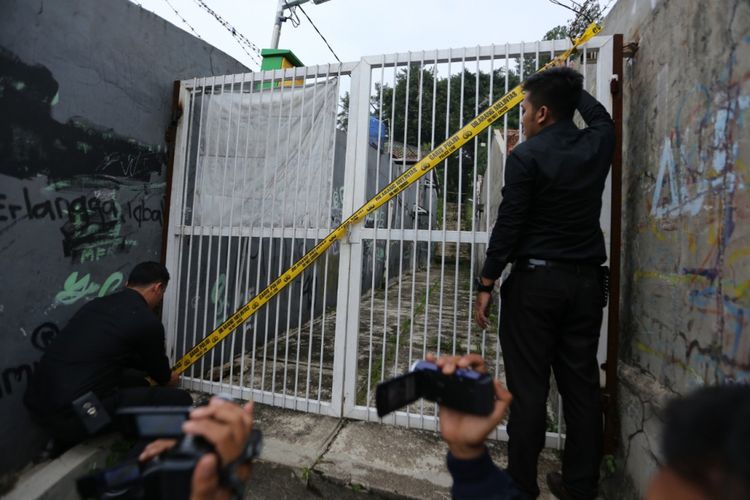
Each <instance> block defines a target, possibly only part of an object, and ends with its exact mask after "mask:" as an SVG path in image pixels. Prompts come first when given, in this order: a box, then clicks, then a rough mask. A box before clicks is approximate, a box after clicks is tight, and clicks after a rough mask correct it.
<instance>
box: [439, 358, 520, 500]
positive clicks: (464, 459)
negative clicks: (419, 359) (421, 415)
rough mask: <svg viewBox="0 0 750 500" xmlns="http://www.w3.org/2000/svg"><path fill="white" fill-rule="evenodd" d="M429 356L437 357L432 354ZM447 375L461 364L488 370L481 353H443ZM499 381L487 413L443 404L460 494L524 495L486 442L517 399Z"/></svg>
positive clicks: (455, 483)
mask: <svg viewBox="0 0 750 500" xmlns="http://www.w3.org/2000/svg"><path fill="white" fill-rule="evenodd" d="M428 360H434V357H432V356H428ZM436 363H437V365H438V366H439V367H440V368H441V369H442V371H443V373H444V374H446V375H451V374H453V373H454V372H455V371H456V369H457V368H471V369H473V370H475V371H478V372H480V373H487V368H486V366H485V363H484V359H482V357H481V356H479V355H478V354H468V355H466V356H443V357H442V358H440V359H438V360H437V361H436ZM494 384H495V398H496V399H495V407H494V409H493V410H492V413H490V414H489V415H487V416H486V417H482V416H478V415H470V414H468V413H462V412H459V411H456V410H453V409H451V408H448V407H446V406H441V407H440V413H439V415H438V416H439V418H440V433H441V434H442V436H443V439H444V440H445V441H446V442H447V443H448V447H449V449H450V452H449V453H448V470H449V471H450V473H451V476H452V477H453V487H452V489H451V494H452V496H453V498H454V499H460V498H479V497H481V498H494V499H498V500H501V499H503V500H504V499H508V500H510V499H514V498H521V496H520V493H519V492H518V490H517V488H516V486H515V484H514V483H513V480H512V479H511V478H510V476H508V474H506V473H505V472H504V471H502V470H501V469H499V468H497V467H496V466H495V464H494V463H492V459H491V458H490V455H489V453H488V452H487V447H486V446H485V444H484V442H485V440H486V439H487V436H488V435H489V434H490V433H491V432H492V431H493V430H495V428H496V427H497V426H498V424H500V422H501V421H502V419H503V417H504V416H505V414H506V412H507V411H508V406H510V402H511V400H512V399H513V398H512V396H511V394H510V392H508V390H507V389H505V388H504V387H503V386H502V384H501V383H500V382H499V381H498V380H494Z"/></svg>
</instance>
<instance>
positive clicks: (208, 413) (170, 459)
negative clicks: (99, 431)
mask: <svg viewBox="0 0 750 500" xmlns="http://www.w3.org/2000/svg"><path fill="white" fill-rule="evenodd" d="M252 411H253V407H252V403H248V404H246V405H245V406H244V407H240V406H238V405H236V404H234V403H233V402H232V401H229V400H228V399H227V398H221V397H213V398H212V399H211V401H210V403H209V404H208V405H207V406H203V407H199V408H195V409H192V410H191V409H190V407H130V408H123V409H120V410H118V412H117V415H116V418H117V419H118V420H119V421H120V424H121V429H122V431H123V433H124V434H125V435H126V436H130V437H133V438H138V439H140V440H149V439H156V440H155V441H152V442H150V443H149V444H148V445H147V446H146V447H145V448H144V450H143V452H142V453H141V455H140V456H139V457H138V461H135V460H129V461H128V460H126V461H125V462H123V463H121V464H119V465H116V466H114V467H112V468H109V469H105V470H95V471H93V472H92V473H90V474H87V475H85V476H83V477H81V478H79V479H78V480H77V488H78V492H79V493H80V494H81V496H83V497H85V498H91V497H94V498H170V499H188V498H190V499H192V500H204V499H230V498H236V499H239V498H244V492H245V483H246V481H247V479H248V478H249V475H250V463H251V461H252V459H253V458H256V457H257V456H258V455H259V454H260V450H261V447H262V435H261V433H260V431H259V430H257V429H253V413H252ZM157 438H158V439H157Z"/></svg>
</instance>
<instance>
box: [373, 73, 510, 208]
mask: <svg viewBox="0 0 750 500" xmlns="http://www.w3.org/2000/svg"><path fill="white" fill-rule="evenodd" d="M478 78H479V81H478V82H477V75H476V74H475V73H472V72H469V71H464V72H462V73H458V74H454V75H451V76H450V78H448V77H442V78H441V77H439V76H436V74H435V72H434V70H433V69H429V68H422V70H421V71H420V65H419V64H418V63H414V64H412V65H411V66H409V67H407V68H403V69H401V70H400V71H399V72H398V74H397V75H396V84H395V89H394V88H393V87H391V86H390V85H388V84H385V85H382V86H381V85H379V84H376V86H375V96H373V98H372V100H371V104H372V108H373V109H374V112H373V115H374V116H375V117H377V118H381V119H382V120H383V121H384V122H386V123H388V124H389V125H388V133H389V137H391V138H392V139H393V140H394V141H396V142H401V143H406V144H410V145H416V144H422V145H423V146H422V153H423V154H424V153H427V152H429V151H430V150H432V149H434V148H435V147H437V146H438V145H439V144H440V143H442V142H443V141H444V140H445V139H446V138H448V137H449V136H450V135H452V134H454V133H455V132H456V131H458V130H459V129H460V128H461V127H462V126H463V125H466V123H468V122H469V121H470V120H471V119H472V118H474V117H475V116H476V115H477V114H478V113H481V112H482V111H483V110H484V109H486V108H487V107H488V106H489V105H490V104H492V102H494V101H495V100H497V99H498V98H500V97H501V96H502V95H503V94H504V93H505V70H504V69H497V70H495V71H493V72H492V75H490V74H489V73H486V72H483V71H479V76H478ZM518 82H519V79H518V76H517V75H516V74H515V73H514V72H513V71H512V70H509V71H508V89H512V88H513V87H515V86H516V85H518ZM477 85H478V89H479V90H478V92H477ZM490 86H492V95H491V96H490ZM433 97H434V101H435V106H434V111H433V106H432V103H433ZM490 98H491V99H490ZM381 103H382V112H381ZM420 105H421V111H420ZM407 112H408V113H407ZM407 115H408V116H407ZM503 123H504V120H502V119H501V120H500V121H499V122H498V124H497V125H496V126H499V127H502V126H503ZM508 128H510V129H516V128H518V114H517V113H512V112H511V113H508ZM488 137H489V135H488V132H483V133H482V134H480V135H479V136H478V137H477V138H476V139H475V140H474V141H472V142H469V143H468V144H467V145H465V146H464V148H463V150H462V156H461V157H459V155H456V154H454V155H453V156H452V157H451V158H449V159H448V160H447V162H448V176H447V177H448V180H447V182H448V185H447V186H443V185H442V184H443V172H442V166H441V167H438V168H437V169H436V172H435V176H434V178H435V180H436V183H437V185H438V192H439V193H440V194H441V196H442V190H443V189H447V195H448V201H450V202H456V201H458V193H459V187H460V192H461V198H462V201H465V200H466V199H468V198H471V196H472V191H473V190H472V189H471V186H472V185H473V164H474V159H475V158H476V160H477V173H478V174H482V173H484V170H485V169H486V166H487V154H488V153H487V151H488V149H489V141H488ZM482 142H484V144H485V145H484V146H482V145H481V144H482ZM459 164H460V165H461V167H462V168H461V174H462V175H461V176H460V177H459V169H458V167H459Z"/></svg>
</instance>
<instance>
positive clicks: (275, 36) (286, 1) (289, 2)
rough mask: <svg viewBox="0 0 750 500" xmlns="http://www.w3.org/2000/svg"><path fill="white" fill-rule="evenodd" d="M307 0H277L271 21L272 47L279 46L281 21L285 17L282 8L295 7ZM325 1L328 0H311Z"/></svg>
mask: <svg viewBox="0 0 750 500" xmlns="http://www.w3.org/2000/svg"><path fill="white" fill-rule="evenodd" d="M309 1H310V0H279V4H278V5H277V6H276V17H275V18H274V22H273V33H272V34H271V48H272V49H278V48H279V38H281V23H283V22H284V21H286V19H287V18H286V17H284V9H289V8H291V7H296V6H297V5H301V4H303V3H307V2H309ZM327 1H328V0H312V2H313V3H314V4H315V5H318V4H320V3H323V2H327Z"/></svg>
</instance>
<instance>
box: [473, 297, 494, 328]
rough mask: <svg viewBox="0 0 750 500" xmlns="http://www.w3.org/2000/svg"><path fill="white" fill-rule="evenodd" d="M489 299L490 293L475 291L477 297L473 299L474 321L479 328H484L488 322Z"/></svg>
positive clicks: (490, 298)
mask: <svg viewBox="0 0 750 500" xmlns="http://www.w3.org/2000/svg"><path fill="white" fill-rule="evenodd" d="M491 301H492V294H491V293H485V292H477V297H476V299H475V300H474V321H476V323H477V325H479V328H482V329H485V328H487V327H488V326H489V324H490V321H489V318H488V316H489V315H490V307H491V303H490V302H491Z"/></svg>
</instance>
